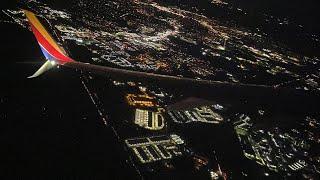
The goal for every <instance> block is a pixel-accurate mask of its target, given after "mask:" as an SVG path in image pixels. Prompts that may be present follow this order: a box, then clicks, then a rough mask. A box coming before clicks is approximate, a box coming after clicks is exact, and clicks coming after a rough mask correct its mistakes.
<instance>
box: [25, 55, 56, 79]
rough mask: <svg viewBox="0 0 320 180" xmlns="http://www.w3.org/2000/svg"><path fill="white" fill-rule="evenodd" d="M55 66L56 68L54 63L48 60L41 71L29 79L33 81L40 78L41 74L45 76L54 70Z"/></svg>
mask: <svg viewBox="0 0 320 180" xmlns="http://www.w3.org/2000/svg"><path fill="white" fill-rule="evenodd" d="M55 66H56V64H55V63H54V61H49V60H48V61H46V62H45V63H44V64H43V65H42V66H41V67H40V69H39V70H38V71H37V72H35V73H34V74H33V75H32V76H29V77H28V78H29V79H31V78H35V77H38V76H40V75H41V74H43V73H44V72H46V71H48V70H50V69H52V68H53V67H55Z"/></svg>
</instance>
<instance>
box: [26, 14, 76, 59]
mask: <svg viewBox="0 0 320 180" xmlns="http://www.w3.org/2000/svg"><path fill="white" fill-rule="evenodd" d="M23 11H24V13H25V15H26V17H27V19H28V21H29V23H30V27H31V29H32V32H33V34H34V35H35V37H36V39H37V41H38V43H39V45H40V47H41V50H42V53H43V54H44V56H45V57H46V59H47V60H50V61H55V62H56V63H58V64H64V63H67V62H72V61H74V60H73V59H71V58H70V57H68V56H67V55H66V53H65V51H64V49H63V48H61V47H60V46H59V45H58V44H57V43H56V41H55V40H54V39H53V38H52V37H51V36H50V34H49V33H48V32H47V30H46V29H45V28H44V26H43V25H42V24H41V22H40V21H39V19H38V18H37V16H36V15H35V14H34V13H33V12H31V11H28V10H23Z"/></svg>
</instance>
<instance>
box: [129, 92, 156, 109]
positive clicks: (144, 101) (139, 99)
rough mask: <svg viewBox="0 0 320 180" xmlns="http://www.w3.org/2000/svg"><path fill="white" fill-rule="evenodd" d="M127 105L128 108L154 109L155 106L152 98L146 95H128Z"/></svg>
mask: <svg viewBox="0 0 320 180" xmlns="http://www.w3.org/2000/svg"><path fill="white" fill-rule="evenodd" d="M126 100H127V103H128V104H129V105H130V106H135V107H136V106H139V107H155V106H157V105H156V103H155V100H154V98H153V97H150V96H148V95H146V94H139V95H137V94H128V95H127V96H126Z"/></svg>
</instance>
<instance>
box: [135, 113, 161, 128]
mask: <svg viewBox="0 0 320 180" xmlns="http://www.w3.org/2000/svg"><path fill="white" fill-rule="evenodd" d="M134 122H135V124H137V125H139V126H141V127H143V128H146V129H149V130H160V129H162V128H163V127H164V119H163V116H162V115H161V113H160V112H154V111H149V110H143V109H136V112H135V121H134Z"/></svg>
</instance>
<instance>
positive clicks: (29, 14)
mask: <svg viewBox="0 0 320 180" xmlns="http://www.w3.org/2000/svg"><path fill="white" fill-rule="evenodd" d="M23 11H24V13H25V15H26V16H27V18H28V20H29V22H30V23H31V24H32V25H33V26H34V27H35V28H36V29H37V30H38V31H39V32H40V33H41V34H42V36H43V37H44V38H45V39H46V40H47V41H48V42H49V43H50V44H51V45H52V46H53V47H54V48H55V49H56V50H57V51H59V52H60V53H62V54H65V53H64V51H63V50H61V48H60V47H59V46H58V44H57V43H56V42H55V41H54V40H53V38H52V37H51V36H50V34H49V33H48V32H47V31H46V29H45V28H44V27H43V25H42V24H41V22H40V21H39V19H38V18H37V17H36V15H35V14H34V13H33V12H31V11H28V10H23Z"/></svg>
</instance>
